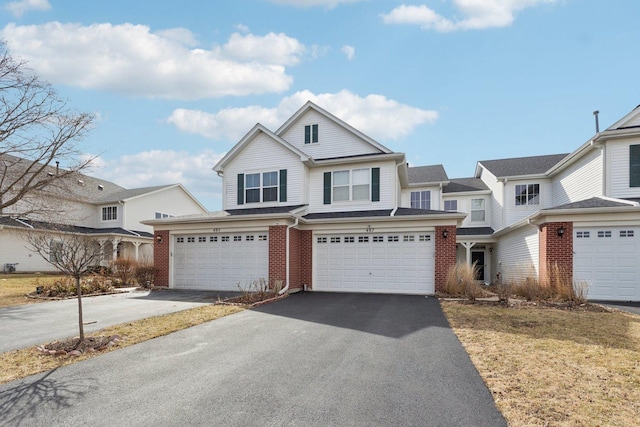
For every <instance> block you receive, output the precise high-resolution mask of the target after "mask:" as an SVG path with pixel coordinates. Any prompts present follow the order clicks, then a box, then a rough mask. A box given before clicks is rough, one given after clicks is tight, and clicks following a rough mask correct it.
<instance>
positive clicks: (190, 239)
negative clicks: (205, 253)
mask: <svg viewBox="0 0 640 427" xmlns="http://www.w3.org/2000/svg"><path fill="white" fill-rule="evenodd" d="M195 242H196V238H195V237H187V243H195Z"/></svg>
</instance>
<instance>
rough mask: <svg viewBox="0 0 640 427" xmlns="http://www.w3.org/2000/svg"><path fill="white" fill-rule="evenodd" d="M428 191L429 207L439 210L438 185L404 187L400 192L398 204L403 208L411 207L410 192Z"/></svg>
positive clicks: (440, 206)
mask: <svg viewBox="0 0 640 427" xmlns="http://www.w3.org/2000/svg"><path fill="white" fill-rule="evenodd" d="M422 191H429V192H430V193H431V194H430V196H429V201H430V208H429V209H432V210H436V211H437V210H441V209H442V204H441V197H440V196H441V191H440V187H412V188H405V189H403V190H402V192H401V193H400V206H402V207H403V208H410V207H411V193H415V192H422Z"/></svg>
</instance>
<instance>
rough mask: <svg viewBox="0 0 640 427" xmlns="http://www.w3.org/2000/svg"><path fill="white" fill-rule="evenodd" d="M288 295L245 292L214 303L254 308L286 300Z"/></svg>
mask: <svg viewBox="0 0 640 427" xmlns="http://www.w3.org/2000/svg"><path fill="white" fill-rule="evenodd" d="M287 296H288V294H286V293H285V294H283V295H278V294H277V293H275V292H247V293H245V294H242V295H239V296H237V297H231V298H226V299H224V300H222V301H218V302H216V304H228V305H244V306H250V307H256V306H258V305H262V304H265V303H268V302H273V301H279V300H281V299H283V298H286V297H287Z"/></svg>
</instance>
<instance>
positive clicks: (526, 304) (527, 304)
mask: <svg viewBox="0 0 640 427" xmlns="http://www.w3.org/2000/svg"><path fill="white" fill-rule="evenodd" d="M441 299H445V300H451V301H457V302H458V303H460V304H468V305H484V306H491V307H498V306H502V307H509V308H515V309H536V308H537V309H545V308H553V309H559V310H572V311H591V312H597V313H609V312H612V311H614V310H612V309H610V308H608V307H605V306H602V305H600V304H592V303H590V302H586V303H580V304H578V303H571V302H559V301H523V300H517V299H510V300H509V301H508V302H505V301H498V300H495V299H491V300H484V299H477V300H475V301H471V300H468V299H463V298H460V299H457V298H447V297H441Z"/></svg>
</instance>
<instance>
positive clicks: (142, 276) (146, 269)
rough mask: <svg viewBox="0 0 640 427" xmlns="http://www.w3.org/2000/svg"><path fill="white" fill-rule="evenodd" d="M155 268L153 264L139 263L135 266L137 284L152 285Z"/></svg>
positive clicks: (146, 286)
mask: <svg viewBox="0 0 640 427" xmlns="http://www.w3.org/2000/svg"><path fill="white" fill-rule="evenodd" d="M156 271H157V270H156V268H155V267H154V266H153V264H146V263H145V264H139V265H137V266H136V268H135V277H136V282H138V286H142V287H143V288H150V287H151V286H153V282H154V280H155V277H156Z"/></svg>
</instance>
